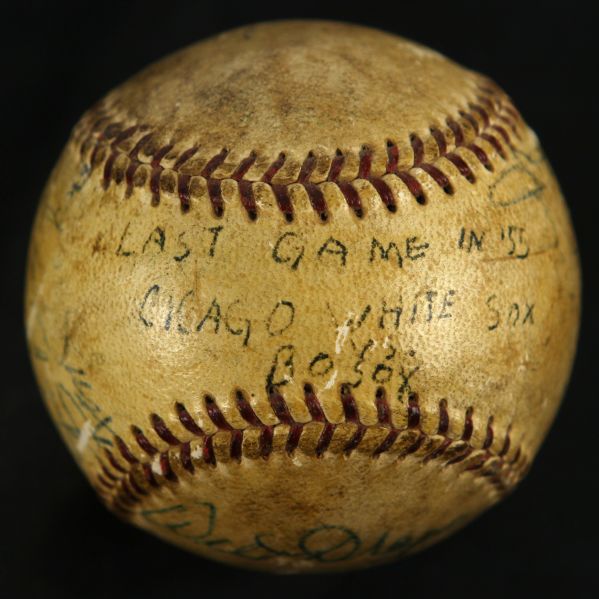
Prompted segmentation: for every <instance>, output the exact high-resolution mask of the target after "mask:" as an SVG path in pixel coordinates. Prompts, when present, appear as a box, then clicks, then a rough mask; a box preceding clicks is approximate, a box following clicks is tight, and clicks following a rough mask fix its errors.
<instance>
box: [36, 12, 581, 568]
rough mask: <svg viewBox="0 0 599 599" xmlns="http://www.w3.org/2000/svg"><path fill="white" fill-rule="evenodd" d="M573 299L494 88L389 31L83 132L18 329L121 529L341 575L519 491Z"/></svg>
mask: <svg viewBox="0 0 599 599" xmlns="http://www.w3.org/2000/svg"><path fill="white" fill-rule="evenodd" d="M89 76H90V77H93V73H89ZM530 84H531V86H532V85H536V83H535V82H534V81H532V80H531V82H530ZM549 91H550V90H548V92H549ZM564 141H566V140H564ZM579 286H580V282H579V266H578V257H577V249H576V242H575V238H574V234H573V230H572V226H571V223H570V220H569V215H568V211H567V207H566V205H565V203H564V200H563V198H562V195H561V192H560V189H559V187H558V184H557V182H556V180H555V178H554V176H553V174H552V171H551V168H550V166H549V165H548V163H547V161H546V159H545V157H544V155H543V153H542V151H541V149H540V147H539V142H538V140H537V138H536V136H535V134H534V133H533V132H532V131H531V130H530V129H529V128H528V127H527V125H526V124H525V122H524V121H523V120H522V117H521V116H520V115H519V113H518V111H517V110H516V109H515V108H514V106H513V104H512V103H511V101H510V99H509V97H508V96H507V95H506V94H505V93H504V92H503V91H502V90H501V89H500V88H499V87H497V85H495V84H494V83H493V82H492V81H490V80H489V79H488V78H486V77H483V76H481V75H479V74H477V73H473V72H471V71H468V70H466V69H464V68H462V67H460V66H458V65H457V64H455V63H453V62H451V61H450V60H448V59H446V58H444V57H443V56H441V55H439V54H437V53H436V52H433V51H431V50H428V49H426V48H424V47H422V46H419V45H417V44H414V43H412V42H409V41H406V40H404V39H402V38H399V37H396V36H394V35H390V34H387V33H383V32H380V31H375V30H372V29H368V28H364V27H360V26H356V25H348V24H341V23H334V22H318V21H314V22H312V21H307V22H304V21H294V22H271V23H265V24H259V25H253V26H249V27H243V28H241V29H237V30H234V31H231V32H227V33H224V34H221V35H218V36H216V37H213V38H212V39H209V40H206V41H203V42H201V43H198V44H195V45H193V46H190V47H188V48H186V49H184V50H182V51H180V52H177V53H175V54H173V55H172V56H169V57H167V58H166V59H164V60H162V61H160V62H158V63H156V64H154V65H151V66H150V67H148V68H147V69H145V70H144V71H142V72H141V73H140V74H139V75H137V76H135V77H133V78H132V79H130V80H129V81H127V82H126V83H124V84H122V85H120V86H119V87H117V88H116V89H115V90H113V91H111V92H110V93H109V94H108V95H107V96H106V97H105V98H104V99H103V100H101V101H100V102H99V103H98V104H96V105H95V106H94V107H93V108H92V109H91V110H90V111H89V112H87V113H86V114H85V115H84V116H83V117H82V119H81V120H80V122H79V123H78V124H77V126H76V127H75V129H74V131H73V134H72V135H71V138H70V139H69V141H68V142H67V144H66V146H65V148H64V151H63V153H62V156H61V157H60V159H59V161H58V163H57V165H56V167H55V169H54V171H53V172H52V174H51V176H50V179H49V181H48V183H47V186H46V188H45V191H44V193H43V196H42V199H41V203H40V206H39V209H38V212H37V217H36V220H35V225H34V228H33V234H32V238H31V245H30V253H29V266H28V276H27V290H26V328H27V337H28V341H29V346H30V349H31V357H32V361H33V365H34V369H35V374H36V377H37V380H38V381H39V385H40V387H41V390H42V394H43V397H44V400H45V402H46V405H47V407H48V410H49V412H50V414H51V416H52V418H53V420H54V422H55V424H56V426H57V428H58V429H59V431H60V433H61V435H62V437H63V438H64V440H65V442H66V444H67V445H68V447H69V449H70V451H71V453H72V454H73V456H74V458H75V459H76V460H77V463H78V464H79V466H80V467H81V469H82V471H83V472H84V474H85V475H86V477H87V478H88V479H89V481H90V483H91V484H92V485H93V487H94V488H95V489H96V491H97V493H98V495H99V497H100V498H101V500H102V501H103V503H104V504H105V505H106V506H107V507H108V508H109V509H110V510H112V511H114V512H115V513H116V514H118V515H119V516H120V517H122V518H123V519H124V520H126V521H129V522H131V523H133V524H134V525H136V526H139V527H141V528H143V529H145V530H147V531H149V532H151V533H152V534H155V535H157V536H159V537H161V538H163V539H165V540H167V541H169V542H171V543H174V544H176V545H178V546H180V547H183V548H185V549H187V550H190V551H193V552H195V553H198V554H199V555H202V556H204V557H207V558H211V559H215V560H220V561H223V562H227V563H230V564H233V565H236V566H240V567H247V568H259V569H264V570H269V571H273V572H301V571H316V570H333V569H351V568H362V567H366V566H370V565H373V564H376V563H380V562H384V561H387V560H392V559H396V558H398V557H401V556H405V555H407V554H409V553H412V552H415V551H419V550H421V549H423V548H425V547H427V546H428V545H431V544H432V543H435V542H437V541H439V540H440V539H442V538H443V537H445V536H447V535H449V534H450V533H452V532H453V531H455V530H457V529H459V528H460V527H462V526H463V525H465V524H466V523H467V522H469V521H470V520H472V519H473V518H474V517H475V516H477V515H478V514H480V513H481V512H482V511H483V510H485V509H487V508H488V507H490V506H491V505H493V504H494V503H496V502H497V501H499V500H500V499H501V498H502V497H504V496H505V495H506V494H508V493H510V492H511V491H512V490H513V489H514V487H515V485H516V484H517V483H518V482H519V481H520V480H521V478H522V477H523V475H524V474H525V472H526V471H527V469H528V467H529V466H530V464H531V461H532V460H533V458H534V456H535V454H536V453H537V451H538V449H539V445H540V444H541V442H542V440H543V438H544V437H545V435H546V433H547V430H548V428H549V426H550V425H551V423H552V420H553V418H554V416H555V413H556V410H557V408H558V406H559V403H560V399H561V397H562V395H563V392H564V388H565V385H566V383H567V380H568V376H569V373H570V369H571V365H572V359H573V355H574V351H575V346H576V338H577V331H578V321H579ZM39 450H40V451H43V448H39ZM519 530H520V532H522V530H521V528H520V529H519Z"/></svg>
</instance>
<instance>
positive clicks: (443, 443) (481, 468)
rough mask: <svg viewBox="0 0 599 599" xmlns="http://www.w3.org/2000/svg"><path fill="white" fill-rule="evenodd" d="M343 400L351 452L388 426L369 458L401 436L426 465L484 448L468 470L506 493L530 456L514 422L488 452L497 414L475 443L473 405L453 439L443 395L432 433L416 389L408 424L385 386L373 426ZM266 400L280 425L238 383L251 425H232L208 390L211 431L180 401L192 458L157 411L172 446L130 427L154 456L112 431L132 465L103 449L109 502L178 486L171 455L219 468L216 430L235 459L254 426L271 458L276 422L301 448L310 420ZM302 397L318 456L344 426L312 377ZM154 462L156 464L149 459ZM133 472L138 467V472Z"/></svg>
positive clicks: (238, 400)
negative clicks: (317, 428) (268, 420)
mask: <svg viewBox="0 0 599 599" xmlns="http://www.w3.org/2000/svg"><path fill="white" fill-rule="evenodd" d="M339 399H340V402H341V407H342V409H343V416H344V422H345V423H347V424H350V425H352V426H354V427H355V430H354V432H353V434H352V435H351V437H350V438H349V440H348V441H346V443H345V445H344V446H343V447H342V448H341V449H342V451H343V453H344V454H345V455H346V456H350V455H351V453H352V452H353V451H355V450H358V449H359V448H360V447H361V446H362V442H363V440H364V437H365V434H366V432H367V430H368V429H369V428H379V429H383V430H386V431H387V434H386V436H385V438H384V439H383V440H382V441H381V442H380V443H379V444H378V446H377V447H375V448H374V449H373V450H372V449H370V450H369V451H370V452H371V457H373V458H378V457H379V456H381V454H383V453H386V452H388V451H390V450H391V448H392V447H393V445H394V444H395V443H396V441H397V440H398V438H399V437H400V435H404V436H405V438H406V440H407V441H408V443H407V445H406V447H405V448H404V449H403V450H401V451H400V452H399V453H398V459H403V458H405V457H406V456H408V455H411V454H415V453H417V452H419V451H420V452H421V453H422V451H421V450H423V449H424V453H422V455H421V459H422V461H423V462H424V463H427V462H429V461H431V460H438V459H440V458H443V463H444V465H445V466H452V465H455V464H459V463H461V462H464V461H465V460H466V459H467V458H468V457H469V456H471V454H472V453H473V452H475V451H476V452H478V451H482V453H480V454H478V455H476V456H474V457H473V458H472V460H471V462H469V463H468V464H467V466H466V467H465V468H464V470H468V471H473V472H476V473H478V474H480V475H481V476H484V477H485V479H486V480H488V481H489V482H490V483H491V484H492V485H493V486H494V487H495V488H496V489H497V490H498V491H499V492H501V493H503V492H506V491H508V490H509V489H510V487H511V485H512V484H513V483H511V482H510V480H511V477H512V472H515V473H516V474H517V475H518V476H519V475H520V472H521V470H522V469H523V468H525V467H526V460H525V459H523V455H522V451H521V448H520V447H518V448H517V449H516V450H515V452H514V455H513V456H512V457H510V458H509V459H508V458H507V454H508V452H509V449H510V444H511V439H510V429H511V427H508V429H507V431H506V434H505V438H504V441H503V444H502V447H501V449H500V451H499V452H497V451H495V452H493V451H491V445H492V444H493V440H494V431H493V417H492V416H491V417H489V419H488V421H487V426H486V435H485V439H484V441H483V443H482V446H481V447H480V448H476V447H475V446H474V445H472V443H471V439H472V436H473V432H474V409H473V408H472V407H469V408H468V409H467V410H466V412H465V417H464V425H463V430H462V433H461V435H460V436H459V437H451V436H450V435H449V428H450V426H449V424H450V423H449V413H448V409H447V400H446V399H441V400H440V401H439V411H438V426H437V431H436V433H435V434H433V435H430V434H427V433H425V432H424V431H423V430H422V428H421V424H422V413H421V409H420V406H419V398H418V395H417V394H415V393H412V394H410V395H409V397H408V400H407V405H406V420H407V422H406V426H405V427H403V428H399V427H396V426H395V425H394V423H393V420H392V413H391V408H390V405H389V401H388V398H387V395H386V392H385V390H384V388H382V387H381V388H378V389H377V390H376V394H375V398H374V404H375V407H376V414H377V422H376V424H374V425H367V424H365V423H363V422H362V420H361V418H360V411H359V408H358V403H357V401H356V399H355V397H354V394H353V390H352V387H351V386H350V385H348V384H343V385H341V387H340V391H339ZM268 401H269V404H270V408H271V410H272V413H273V415H274V416H275V417H276V418H277V420H278V422H277V423H276V424H272V425H268V424H265V423H264V422H263V421H262V420H261V419H260V418H259V417H258V416H257V415H256V412H255V411H254V409H253V408H252V406H251V404H250V401H249V400H248V398H247V396H246V394H245V393H244V392H243V391H242V390H240V389H238V390H236V391H235V406H236V408H237V411H238V413H239V415H240V416H241V418H242V419H243V420H244V421H245V422H246V423H247V425H248V426H247V427H242V428H239V427H236V426H233V425H232V424H231V423H230V422H229V421H228V420H227V419H226V417H225V415H224V414H223V412H222V411H221V409H220V407H219V406H218V404H217V402H216V400H215V399H214V397H212V396H211V395H206V396H205V397H204V407H205V410H206V414H207V416H208V418H209V420H210V421H211V422H212V424H213V425H214V426H215V427H216V429H217V430H216V431H215V432H213V433H206V432H205V431H204V430H203V429H202V428H201V427H200V426H199V425H198V424H197V423H196V422H195V420H194V419H193V417H192V416H191V415H190V413H189V412H188V411H187V409H186V408H185V406H183V404H181V403H176V404H175V412H176V414H177V416H178V418H179V422H180V423H181V425H182V426H183V428H184V429H185V430H187V431H188V432H190V433H191V434H192V435H193V436H194V437H196V438H199V439H201V441H202V447H201V458H200V457H198V456H197V455H195V456H192V450H191V442H190V441H184V442H182V441H180V440H179V437H178V436H177V435H175V434H174V433H173V432H172V431H171V430H170V429H169V427H168V426H167V425H166V423H165V421H164V420H163V419H162V418H161V417H160V416H158V415H157V414H151V415H150V424H151V426H152V429H153V430H154V432H155V433H156V435H157V436H158V437H159V438H160V439H162V441H164V442H165V443H166V444H167V446H168V448H167V449H166V450H163V451H159V450H158V449H157V448H156V446H155V445H154V444H153V443H151V442H150V440H149V439H148V438H147V437H146V436H145V434H144V433H143V432H142V430H141V429H140V428H139V427H137V426H132V427H131V432H132V435H133V439H134V441H135V443H136V445H137V446H138V447H139V448H140V449H141V450H142V451H143V452H144V454H146V455H147V456H148V457H149V460H143V459H142V460H138V459H137V458H135V457H134V455H133V453H132V451H131V450H130V449H129V447H128V446H127V444H126V443H125V442H124V441H123V440H122V439H121V438H120V437H115V442H116V446H117V448H118V449H119V453H120V455H121V457H122V458H123V460H124V462H125V463H126V464H128V465H129V467H128V468H127V467H125V466H124V465H123V464H122V463H120V462H119V461H118V460H117V459H116V457H115V456H114V455H113V454H112V453H111V452H110V451H109V450H106V451H105V455H106V457H107V458H108V464H106V463H104V462H102V461H100V462H99V468H100V472H99V474H98V476H97V480H98V482H99V483H100V485H101V487H103V488H105V489H108V490H109V491H110V494H111V495H110V497H111V499H110V500H111V501H112V502H113V505H115V506H117V507H118V506H119V505H120V506H121V507H123V506H129V505H131V504H132V503H135V502H138V501H139V500H140V496H142V495H146V494H147V493H148V492H149V490H150V489H151V488H158V487H160V486H161V485H163V484H165V482H164V481H168V482H170V483H174V484H176V483H177V482H178V480H179V477H178V476H177V474H176V472H175V468H174V466H173V463H174V462H173V460H175V462H179V463H180V466H181V468H182V469H183V470H185V471H187V472H189V473H190V474H194V473H195V470H196V465H195V463H194V460H195V462H196V463H197V462H198V461H199V462H203V463H204V464H205V465H207V466H209V467H216V465H217V462H218V460H217V454H216V452H215V448H214V437H215V435H216V434H217V433H219V432H220V433H222V432H226V433H227V434H229V456H230V458H231V459H232V460H234V461H237V462H240V461H241V460H242V458H243V455H244V449H243V443H244V431H245V430H248V429H254V430H258V431H259V439H258V444H259V447H258V454H259V456H260V457H261V458H263V459H268V458H269V457H270V455H271V454H272V452H273V440H274V433H275V429H276V428H277V427H279V426H286V427H288V428H289V431H288V433H287V440H286V442H285V452H286V453H287V454H288V455H290V456H291V455H293V453H294V452H295V451H296V450H297V448H298V447H299V444H300V441H301V438H302V434H303V431H304V428H305V426H306V424H308V423H306V422H298V421H297V420H295V418H294V417H293V414H292V413H291V410H290V409H289V405H288V404H287V401H286V400H285V398H284V397H283V395H282V394H281V393H280V391H279V390H278V389H271V390H270V392H269V393H268ZM304 402H305V405H306V408H307V409H308V412H309V414H310V421H309V422H314V423H321V424H322V425H323V428H322V432H321V433H320V437H319V439H318V441H317V444H316V447H315V449H314V456H315V457H316V458H317V459H322V458H323V457H324V455H325V454H326V452H327V451H328V450H329V447H330V445H331V443H332V440H333V436H334V433H335V430H336V428H337V427H338V426H339V425H338V424H336V423H333V422H330V421H329V420H328V418H327V416H326V414H325V412H324V410H323V408H322V406H321V404H320V401H319V400H318V398H317V396H316V394H315V392H314V388H313V387H312V385H311V384H309V383H307V384H305V385H304ZM439 437H440V438H441V439H439ZM169 448H170V449H169ZM152 460H153V461H154V466H152V465H151V463H150V461H152ZM155 471H159V472H160V474H161V477H160V478H159V479H157V478H156V476H155ZM136 472H138V473H139V474H138V476H137V475H136Z"/></svg>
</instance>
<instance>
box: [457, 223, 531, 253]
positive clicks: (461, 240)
mask: <svg viewBox="0 0 599 599" xmlns="http://www.w3.org/2000/svg"><path fill="white" fill-rule="evenodd" d="M457 246H458V249H460V250H463V251H464V252H466V253H468V254H471V253H478V252H483V251H485V250H487V249H497V251H498V254H499V255H501V256H505V257H507V258H515V259H517V260H524V259H525V258H528V256H529V254H530V245H529V241H528V235H527V232H526V228H525V227H523V226H519V225H514V224H507V225H502V226H499V227H498V228H497V229H494V230H487V229H468V228H466V227H462V228H461V229H460V231H459V234H458V243H457Z"/></svg>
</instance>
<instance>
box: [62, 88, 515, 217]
mask: <svg viewBox="0 0 599 599" xmlns="http://www.w3.org/2000/svg"><path fill="white" fill-rule="evenodd" d="M478 89H479V92H480V93H479V94H478V95H477V96H476V102H468V103H467V106H466V107H465V108H461V109H458V110H456V111H455V114H453V115H448V116H447V117H446V118H445V123H444V126H443V127H441V126H439V124H438V123H437V124H431V125H430V127H429V133H430V137H428V138H424V139H423V138H422V137H421V136H419V135H417V134H416V133H412V134H410V136H409V143H408V144H406V145H405V146H402V150H401V151H400V147H399V145H398V142H396V141H393V140H391V139H388V140H387V141H386V142H385V148H384V152H385V155H386V165H385V168H384V172H381V173H375V172H374V170H375V169H374V168H373V158H374V153H375V151H374V149H373V148H372V147H370V146H369V145H362V146H361V148H360V151H359V156H358V169H357V174H356V175H355V176H354V177H353V178H348V179H347V178H345V177H344V176H342V171H343V170H344V167H345V166H346V159H347V158H348V155H347V154H344V153H343V152H342V151H341V150H340V149H337V150H336V152H335V154H334V156H332V157H325V158H326V161H327V165H328V171H327V173H326V175H325V176H324V177H322V176H321V177H320V178H321V179H322V180H319V181H315V180H313V179H315V178H318V173H319V172H320V171H321V167H320V166H319V161H320V160H321V158H322V157H321V156H317V155H316V153H314V152H312V151H310V152H309V153H308V155H307V156H306V157H305V159H304V160H303V162H302V164H301V167H300V169H299V174H298V175H297V177H296V178H295V180H294V181H292V182H290V183H277V182H276V179H277V174H279V175H280V174H281V172H282V169H283V167H284V166H285V163H286V161H287V159H288V157H287V154H286V153H285V152H284V151H282V152H280V153H279V154H278V156H277V157H276V158H275V159H274V160H272V161H271V162H269V166H268V168H267V169H266V170H265V171H263V172H262V173H261V175H260V176H259V178H257V179H256V180H251V179H247V178H245V177H246V175H247V174H248V171H250V169H251V168H252V167H253V166H255V165H256V164H257V163H258V162H262V161H258V158H259V157H258V154H257V153H256V152H254V151H252V152H250V153H249V155H248V156H246V157H245V158H243V159H242V160H241V161H240V162H238V163H236V164H235V165H233V169H232V171H231V169H230V168H229V171H230V172H229V173H228V175H219V174H218V171H219V168H220V167H225V166H227V165H226V164H225V163H226V160H227V157H228V156H229V154H230V150H229V149H227V148H223V149H221V150H220V151H219V152H218V153H216V154H214V155H212V156H210V157H207V158H204V159H201V160H200V161H199V162H198V161H197V159H198V158H199V156H198V151H199V145H198V144H196V145H193V146H191V147H186V148H184V149H182V150H181V151H175V144H174V143H173V142H170V143H167V144H166V145H159V146H158V147H156V146H155V143H156V141H155V139H154V138H155V137H157V134H159V133H160V132H158V131H155V130H153V129H152V128H151V127H149V126H148V125H144V124H139V123H134V124H126V123H124V122H122V121H116V122H115V121H114V120H113V119H114V117H113V116H112V115H110V114H108V113H106V112H105V111H104V109H103V108H97V109H95V110H94V111H91V112H90V113H89V114H88V115H87V116H86V117H84V119H82V122H81V123H80V125H79V126H78V128H76V130H75V134H74V139H75V141H76V142H77V143H80V151H81V155H82V157H83V158H84V160H86V161H88V162H89V165H90V167H91V168H92V169H98V170H101V172H102V175H101V176H102V184H103V186H104V188H105V189H107V188H108V187H109V186H110V184H111V183H113V182H114V183H115V184H117V185H118V184H120V183H122V182H123V181H124V182H125V183H126V194H125V195H126V196H127V197H128V196H130V195H131V193H132V191H133V188H134V187H137V186H139V187H141V186H144V185H146V184H147V185H148V187H149V189H150V192H151V196H152V200H151V203H152V205H153V206H157V205H159V204H160V198H161V193H162V192H163V191H167V192H171V193H176V194H177V195H178V198H179V202H180V206H181V210H182V211H183V212H184V213H185V212H188V211H189V210H190V208H191V199H190V198H191V196H192V195H193V193H192V187H193V183H194V180H196V179H197V180H201V181H203V183H204V184H205V186H206V189H207V193H208V197H209V199H210V202H211V206H212V212H213V214H214V216H215V217H222V216H223V214H224V209H225V202H224V200H223V189H222V187H223V182H224V181H225V180H229V181H233V182H234V183H235V184H236V185H237V188H238V193H239V199H240V202H241V204H242V206H243V208H244V209H245V211H246V213H247V216H248V218H249V219H250V220H252V221H254V220H256V219H257V217H258V203H257V202H256V196H255V190H254V186H255V185H258V184H261V185H266V186H267V187H270V189H271V190H272V193H273V194H274V197H275V199H276V203H277V206H278V208H279V210H280V212H281V213H282V214H283V216H284V217H285V219H286V220H287V222H292V221H293V220H294V205H293V200H292V191H291V190H292V188H293V187H294V186H296V187H297V186H299V187H302V188H303V189H304V191H305V193H306V194H307V197H308V199H309V201H310V204H311V206H312V208H313V209H314V211H315V212H316V213H317V214H318V215H319V217H320V219H321V220H322V221H327V220H328V218H329V208H328V206H327V202H326V199H325V195H324V193H323V189H322V186H323V185H324V184H329V185H331V184H332V185H334V186H336V188H337V189H338V190H339V192H340V193H341V195H342V196H343V198H344V199H345V201H346V202H347V204H348V206H349V207H350V209H351V210H352V211H353V213H354V214H355V215H356V217H357V218H363V216H364V212H365V211H364V205H363V202H362V199H361V197H360V193H359V184H360V182H361V181H362V182H367V183H368V184H370V186H371V187H372V188H373V190H374V191H375V192H376V194H377V195H378V197H379V198H380V201H381V202H382V203H383V204H384V206H385V207H386V208H387V210H388V212H390V213H395V212H396V211H397V198H396V194H395V193H394V192H393V187H394V185H403V186H404V187H405V188H406V189H407V191H408V192H409V194H411V196H413V197H414V199H415V200H416V201H417V202H418V203H419V204H426V202H427V195H426V193H425V186H423V184H422V182H421V180H420V179H421V178H422V176H424V177H427V176H428V177H430V179H431V180H432V182H433V187H437V188H438V189H440V190H441V191H442V192H443V193H444V194H446V195H453V193H454V184H453V183H452V178H453V177H455V176H456V174H459V175H460V176H461V177H462V178H464V179H465V180H466V181H467V182H468V183H470V184H474V183H476V176H475V174H474V169H473V167H471V166H470V164H469V163H470V162H471V161H472V160H474V161H478V162H479V163H480V164H481V165H482V166H483V167H484V168H485V169H486V170H488V171H493V170H494V160H495V159H496V158H497V157H498V158H499V159H500V160H507V158H508V156H507V152H506V150H505V147H504V144H505V146H507V147H509V148H511V149H513V145H512V135H513V136H514V137H515V138H516V139H520V136H519V133H518V126H519V125H520V124H521V117H520V115H519V114H518V112H517V110H516V109H515V108H514V107H513V105H512V104H511V103H510V101H509V98H507V96H505V95H504V94H503V93H500V92H499V91H498V90H497V89H495V88H490V87H484V86H480V85H479V86H478ZM98 115H101V116H100V118H98ZM508 130H509V131H510V132H508ZM136 136H137V137H136ZM81 140H83V141H81ZM123 144H125V145H127V144H128V146H129V147H128V149H126V148H125V147H124V146H123ZM142 151H143V152H144V155H145V157H146V159H145V160H144V158H143V157H140V152H142ZM379 151H380V150H379ZM404 154H405V155H411V159H410V160H411V166H407V167H406V168H400V166H399V165H400V157H402V156H403V155H404ZM165 159H169V160H170V162H171V163H172V164H171V165H170V166H167V165H166V164H165V163H164V162H163V161H164V160H165ZM193 160H195V161H196V163H195V164H192V166H190V163H191V162H193ZM228 166H229V167H230V166H231V165H228ZM142 167H145V168H142ZM148 168H149V174H148V172H147V171H146V169H148ZM173 176H174V181H173V179H172V177H173ZM392 180H394V181H393V184H392V183H391V181H392ZM196 183H197V182H196Z"/></svg>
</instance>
